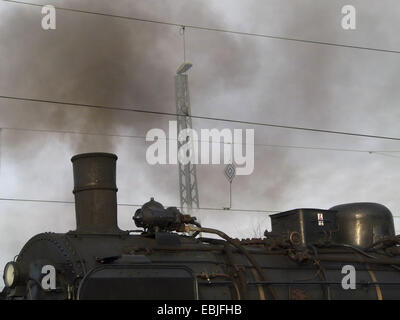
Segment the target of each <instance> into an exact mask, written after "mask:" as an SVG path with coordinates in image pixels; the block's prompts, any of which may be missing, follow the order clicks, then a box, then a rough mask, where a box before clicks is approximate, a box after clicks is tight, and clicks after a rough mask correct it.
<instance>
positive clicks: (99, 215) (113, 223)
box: [71, 153, 122, 234]
mask: <svg viewBox="0 0 400 320" xmlns="http://www.w3.org/2000/svg"><path fill="white" fill-rule="evenodd" d="M117 159H118V157H117V156H116V155H115V154H111V153H84V154H78V155H76V156H74V157H72V159H71V161H72V165H73V170H74V191H73V193H74V195H75V213H76V231H75V232H76V233H91V234H112V233H121V232H122V231H121V230H120V229H119V228H118V222H117V190H118V189H117V186H116V182H115V180H116V161H117Z"/></svg>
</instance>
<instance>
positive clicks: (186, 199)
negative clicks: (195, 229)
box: [175, 63, 199, 210]
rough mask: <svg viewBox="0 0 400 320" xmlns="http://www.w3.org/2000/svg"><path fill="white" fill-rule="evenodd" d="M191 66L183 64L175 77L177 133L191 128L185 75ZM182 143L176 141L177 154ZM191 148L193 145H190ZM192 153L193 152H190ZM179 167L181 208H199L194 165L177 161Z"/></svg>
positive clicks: (186, 76)
mask: <svg viewBox="0 0 400 320" xmlns="http://www.w3.org/2000/svg"><path fill="white" fill-rule="evenodd" d="M191 66H192V65H191V64H188V63H184V64H183V65H182V66H181V67H180V68H179V69H178V72H177V75H176V76H175V94H176V113H177V114H178V116H177V125H178V128H177V129H178V133H179V132H181V130H184V129H191V128H192V118H191V117H190V115H191V110H190V99H189V87H188V75H187V74H186V73H185V72H186V71H187V70H188V69H189V68H190V67H191ZM183 144H184V142H179V141H178V153H179V149H180V147H181V146H182V145H183ZM191 146H192V148H193V144H191ZM190 151H191V152H194V150H190ZM178 166H179V196H180V203H181V208H182V209H183V208H188V209H189V210H190V209H192V208H199V193H198V189H197V175H196V165H195V164H193V163H191V162H189V163H188V164H186V165H183V164H181V163H180V162H179V161H178Z"/></svg>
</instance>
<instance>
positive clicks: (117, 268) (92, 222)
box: [2, 153, 400, 299]
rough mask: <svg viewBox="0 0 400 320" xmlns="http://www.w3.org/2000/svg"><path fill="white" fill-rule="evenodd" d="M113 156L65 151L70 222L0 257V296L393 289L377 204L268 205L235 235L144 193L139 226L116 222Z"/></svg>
mask: <svg viewBox="0 0 400 320" xmlns="http://www.w3.org/2000/svg"><path fill="white" fill-rule="evenodd" d="M116 160H117V157H116V156H115V155H112V154H104V153H95V154H83V155H78V156H75V157H73V158H72V162H73V167H74V194H75V208H76V218H77V227H76V230H73V231H69V232H67V233H64V234H60V233H58V234H56V233H41V234H38V235H36V236H34V237H33V238H32V239H30V240H29V241H28V242H27V243H26V244H25V246H24V247H23V248H22V250H21V252H20V253H19V255H18V257H17V259H16V261H12V262H10V263H9V264H8V266H9V267H10V268H9V269H8V271H10V272H11V271H13V270H14V271H15V272H14V273H13V276H14V278H12V277H8V278H7V275H6V274H9V272H8V271H7V270H5V272H4V277H5V279H6V278H7V281H8V282H9V283H8V284H9V285H8V286H7V287H6V288H5V289H4V290H3V292H2V297H3V298H5V299H399V298H400V290H399V289H400V272H399V267H400V259H399V256H400V250H399V246H398V245H399V243H400V241H399V238H398V237H396V236H394V233H393V230H392V227H391V226H392V225H391V221H392V220H390V219H393V218H391V217H392V216H391V213H390V211H388V209H386V208H385V207H383V206H380V205H376V204H348V205H341V206H338V207H333V208H331V209H330V210H322V209H296V210H291V211H289V212H284V213H280V214H278V215H275V218H273V219H275V220H273V221H274V223H273V229H272V230H271V232H266V233H265V237H264V238H262V239H244V240H238V239H232V238H230V237H229V236H227V235H226V234H225V233H223V232H222V231H219V230H214V229H210V228H204V227H202V226H201V225H200V224H199V223H198V222H197V221H196V219H195V218H194V217H191V216H189V215H184V214H182V213H180V211H179V210H178V209H177V208H174V207H172V208H164V207H163V206H162V204H160V203H158V202H156V201H154V199H152V200H151V201H150V202H148V203H146V204H145V205H144V206H143V207H142V208H141V209H139V210H137V212H136V213H135V216H134V221H135V223H136V225H137V226H138V227H140V228H142V230H139V232H138V230H134V231H121V230H120V229H119V228H118V223H117V197H116V193H117V187H116V183H115V177H116V166H115V164H116ZM379 217H381V218H382V217H384V218H385V219H379ZM347 221H356V223H355V225H356V226H360V228H361V226H367V227H368V228H370V226H372V229H368V228H367V229H365V231H364V232H363V233H360V234H363V235H366V236H365V237H366V239H367V240H368V241H365V242H362V241H361V242H354V238H351V237H349V236H348V234H349V232H350V231H349V230H350V229H348V228H350V227H349V226H348V225H346V224H345V223H347ZM357 223H358V224H357ZM343 224H345V225H343ZM380 224H381V226H379V225H380ZM368 230H372V235H371V234H368V232H367V231H368ZM188 231H194V233H192V234H191V235H188V234H189V233H188ZM199 232H201V233H202V234H203V235H204V234H207V233H212V234H213V235H214V236H218V237H220V238H222V239H217V238H205V237H201V238H199V237H198V234H199ZM343 235H344V236H343ZM371 239H372V240H371ZM352 241H353V242H352ZM371 241H373V243H371ZM365 245H367V247H363V246H365ZM346 265H352V266H353V267H354V268H355V270H357V277H356V279H357V282H356V283H355V285H356V286H357V288H356V290H344V289H343V287H342V279H343V274H342V267H343V266H346ZM45 266H53V267H54V268H55V272H56V273H55V275H56V278H55V279H56V280H55V284H56V285H55V287H54V288H50V289H48V288H47V289H44V288H43V281H44V279H47V277H48V274H44V273H43V268H44V267H45ZM7 272H8V273H7ZM10 279H11V280H10Z"/></svg>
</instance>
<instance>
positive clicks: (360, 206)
mask: <svg viewBox="0 0 400 320" xmlns="http://www.w3.org/2000/svg"><path fill="white" fill-rule="evenodd" d="M330 210H334V211H336V219H337V225H338V226H339V229H338V231H337V233H336V235H335V236H336V242H339V243H346V244H351V245H354V246H358V247H361V248H366V247H368V246H370V245H372V244H373V243H375V242H376V241H379V240H381V239H382V238H383V237H387V236H394V235H395V232H394V222H393V216H392V214H391V212H390V211H389V209H388V208H386V207H385V206H383V205H381V204H379V203H369V202H360V203H348V204H342V205H337V206H334V207H332V208H331V209H330Z"/></svg>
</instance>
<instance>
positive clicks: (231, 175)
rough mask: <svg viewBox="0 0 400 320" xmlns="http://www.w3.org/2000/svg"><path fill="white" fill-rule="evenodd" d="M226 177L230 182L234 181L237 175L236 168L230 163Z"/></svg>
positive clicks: (227, 166)
mask: <svg viewBox="0 0 400 320" xmlns="http://www.w3.org/2000/svg"><path fill="white" fill-rule="evenodd" d="M224 173H225V177H226V178H227V179H228V181H229V182H232V181H233V178H234V177H235V175H236V167H235V165H234V164H233V163H229V164H227V165H226V167H225V170H224Z"/></svg>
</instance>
